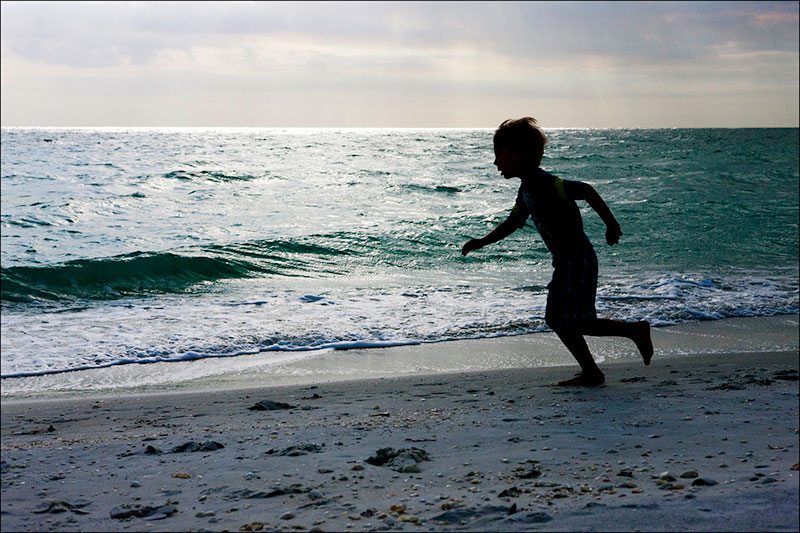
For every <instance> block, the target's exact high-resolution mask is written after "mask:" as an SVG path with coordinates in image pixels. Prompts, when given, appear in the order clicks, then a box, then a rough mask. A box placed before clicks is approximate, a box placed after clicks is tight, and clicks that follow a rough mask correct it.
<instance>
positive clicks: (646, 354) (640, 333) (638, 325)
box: [584, 318, 653, 366]
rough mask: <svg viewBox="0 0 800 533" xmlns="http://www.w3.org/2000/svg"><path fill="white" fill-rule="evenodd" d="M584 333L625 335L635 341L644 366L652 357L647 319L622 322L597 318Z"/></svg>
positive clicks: (651, 344)
mask: <svg viewBox="0 0 800 533" xmlns="http://www.w3.org/2000/svg"><path fill="white" fill-rule="evenodd" d="M584 333H585V334H586V335H591V336H592V337H626V338H628V339H630V340H632V341H633V342H635V343H636V347H637V348H638V349H639V353H641V354H642V359H643V360H644V364H645V366H647V365H649V364H650V360H651V359H652V358H653V341H652V340H651V339H650V323H649V322H647V321H644V320H643V321H641V322H622V321H620V320H609V319H607V318H598V319H597V320H595V321H594V322H592V323H591V324H590V325H589V326H588V327H587V328H586V329H585V330H584Z"/></svg>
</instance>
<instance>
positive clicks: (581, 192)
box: [570, 182, 622, 245]
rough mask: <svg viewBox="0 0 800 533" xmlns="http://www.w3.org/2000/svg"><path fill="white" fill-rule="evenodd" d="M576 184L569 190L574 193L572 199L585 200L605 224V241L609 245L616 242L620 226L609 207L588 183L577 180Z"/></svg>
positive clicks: (619, 234) (620, 229)
mask: <svg viewBox="0 0 800 533" xmlns="http://www.w3.org/2000/svg"><path fill="white" fill-rule="evenodd" d="M576 185H577V186H575V187H573V188H572V189H573V190H572V191H570V192H571V193H573V194H574V199H575V200H586V203H588V204H589V206H590V207H591V208H592V209H594V210H595V212H596V213H597V214H598V215H600V218H601V219H603V222H605V224H606V242H607V243H608V244H610V245H614V244H617V243H618V242H619V238H620V237H621V236H622V228H620V226H619V222H617V219H616V218H614V215H613V213H611V209H609V208H608V206H607V205H606V203H605V202H604V201H603V199H602V198H601V197H600V195H599V194H598V193H597V191H596V190H594V187H592V186H591V185H589V184H588V183H582V182H579V184H577V183H576Z"/></svg>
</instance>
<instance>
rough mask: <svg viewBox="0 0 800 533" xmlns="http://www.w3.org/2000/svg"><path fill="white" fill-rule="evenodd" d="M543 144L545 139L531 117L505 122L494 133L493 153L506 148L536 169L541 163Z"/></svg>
mask: <svg viewBox="0 0 800 533" xmlns="http://www.w3.org/2000/svg"><path fill="white" fill-rule="evenodd" d="M545 144H547V137H546V136H545V134H544V132H543V131H542V130H541V128H539V125H538V122H536V119H535V118H533V117H523V118H518V119H508V120H505V121H503V123H502V124H500V126H499V127H498V128H497V130H496V131H495V132H494V149H495V151H496V150H498V149H501V148H508V149H509V150H511V151H512V152H513V153H514V154H516V155H518V156H520V157H522V158H524V159H529V160H530V162H532V163H534V164H535V165H536V166H537V167H538V166H539V165H540V164H541V163H542V156H543V155H544V145H545Z"/></svg>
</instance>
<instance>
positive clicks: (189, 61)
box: [0, 1, 798, 125]
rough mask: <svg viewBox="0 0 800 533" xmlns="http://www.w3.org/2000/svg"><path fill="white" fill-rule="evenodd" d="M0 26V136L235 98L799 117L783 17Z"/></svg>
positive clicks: (779, 7)
mask: <svg viewBox="0 0 800 533" xmlns="http://www.w3.org/2000/svg"><path fill="white" fill-rule="evenodd" d="M0 24H1V25H2V32H0V40H1V41H2V63H3V65H2V100H3V112H4V113H3V114H4V121H5V120H6V116H7V115H8V116H14V117H17V116H21V114H23V113H24V112H25V110H26V109H27V110H30V109H33V108H34V107H35V106H39V107H41V104H40V102H42V101H45V100H48V101H49V100H53V101H54V102H61V107H62V108H64V109H66V108H67V107H69V106H72V107H76V108H77V109H78V111H76V112H75V114H73V115H69V117H71V118H70V119H69V120H73V121H74V120H76V119H75V117H76V116H80V117H83V116H84V115H86V116H87V117H88V116H90V115H91V114H92V113H94V114H95V115H96V116H100V115H99V114H98V113H99V111H98V112H96V109H98V107H97V106H94V105H92V104H93V103H97V102H101V101H102V102H105V104H104V106H105V107H104V112H106V113H111V114H114V113H117V114H119V113H122V111H120V109H121V108H122V107H126V109H137V110H140V114H139V115H137V114H136V113H133V112H130V113H128V114H127V115H125V116H126V117H128V118H129V117H138V116H144V115H141V113H142V111H141V110H149V109H151V108H152V111H150V115H147V116H148V117H149V120H153V117H159V119H160V117H162V116H167V115H168V114H169V113H172V112H173V111H174V109H178V108H185V116H187V117H188V116H190V115H191V110H192V109H195V111H197V110H198V109H200V110H203V112H207V111H206V110H207V109H208V108H209V107H210V106H217V107H219V108H220V109H221V110H222V111H220V116H222V114H223V111H224V110H231V109H233V110H240V108H242V104H240V103H236V102H241V101H244V100H246V101H247V102H248V106H249V107H248V108H247V109H246V110H243V111H241V116H243V117H248V116H251V117H252V116H255V115H256V113H255V111H254V110H255V109H256V108H257V107H258V106H259V105H260V106H262V109H269V112H267V111H264V112H263V113H262V114H261V115H259V116H258V118H259V120H262V121H266V122H270V121H271V120H272V119H271V117H275V116H278V115H280V116H284V115H282V114H280V113H279V111H281V109H280V105H283V106H284V107H285V106H286V105H288V104H286V103H285V102H289V101H295V104H294V105H297V106H301V107H302V105H303V104H302V103H301V102H306V103H307V106H308V107H310V108H313V110H312V111H313V116H315V117H319V116H321V113H322V111H324V113H325V114H328V115H330V117H331V118H330V120H331V121H332V122H335V118H334V110H330V109H328V108H329V107H333V108H336V109H339V110H340V113H341V116H344V117H346V118H347V117H350V118H352V117H355V116H358V117H374V116H376V115H377V114H380V113H383V114H384V115H383V116H386V117H391V120H395V121H396V120H400V119H398V117H400V118H402V116H401V114H400V113H399V112H395V111H389V110H383V111H381V108H380V105H381V103H382V102H383V103H384V104H385V105H387V106H389V105H394V106H400V105H404V106H414V105H416V106H417V109H419V110H420V111H419V112H418V115H419V116H432V115H436V116H447V117H451V116H454V117H455V118H454V120H462V121H466V122H467V123H468V124H469V125H484V124H476V122H475V121H477V120H484V119H483V117H485V116H492V115H497V114H499V113H501V112H502V113H506V111H505V109H513V108H514V106H516V108H522V107H526V106H527V107H532V106H534V105H536V106H541V105H544V104H546V103H547V102H562V103H563V102H567V101H570V99H572V101H573V102H584V104H582V107H581V106H576V105H573V106H572V107H573V108H577V107H581V109H583V110H584V111H585V110H588V111H591V109H592V108H593V107H594V108H599V107H600V104H599V103H603V105H606V104H605V103H606V102H609V101H611V100H612V99H619V98H628V99H631V100H635V101H637V102H645V101H648V99H649V101H650V102H651V103H650V104H649V106H650V108H653V107H657V106H658V105H659V101H658V99H662V100H663V99H670V98H684V99H686V101H687V102H690V101H691V102H696V104H693V105H695V106H696V107H702V103H703V102H705V103H706V104H707V103H708V102H709V101H710V100H711V99H717V100H718V101H722V99H723V97H724V99H729V98H733V97H734V96H735V95H743V94H747V95H748V102H752V101H757V97H758V96H759V95H762V96H764V98H765V101H766V100H768V99H770V98H771V99H772V100H770V101H773V100H774V102H779V101H783V102H784V104H783V105H784V108H785V109H787V110H788V111H785V112H784V115H787V116H789V117H796V115H797V113H798V111H797V107H798V105H797V102H796V99H795V98H794V97H793V96H792V98H791V99H787V98H788V97H787V96H785V95H793V94H796V93H797V88H798V82H797V78H798V67H797V63H798V4H797V3H796V2H756V3H745V2H654V3H651V2H497V1H495V2H341V3H339V2H3V3H2V16H1V17H0ZM776 94H780V95H782V96H780V98H779V97H777V96H775V95H776ZM115 98H116V100H115ZM178 99H180V102H179V103H177V102H178ZM781 99H782V100H781ZM34 101H35V102H37V103H36V104H35V105H34V103H33V102H34ZM281 101H282V102H284V104H280V105H279V104H277V103H276V102H281ZM725 101H728V100H725ZM115 102H117V104H116V105H115ZM169 102H172V103H171V104H170V103H169ZM259 102H261V103H259ZM267 102H269V103H267ZM415 102H416V104H415ZM510 102H513V103H514V104H513V106H512V105H511V104H510ZM190 103H193V104H192V105H194V106H195V107H194V108H192V107H191V106H190V105H189V104H190ZM562 103H559V104H558V105H562ZM368 104H369V105H368ZM554 105H555V104H554ZM563 105H564V106H566V107H569V105H568V104H563ZM619 105H620V106H621V105H622V104H621V103H620V104H619ZM771 105H772V108H775V109H778V108H779V107H780V105H779V104H777V103H774V104H771ZM159 106H161V107H159ZM170 106H172V107H170ZM347 106H350V107H347ZM443 106H450V110H449V111H446V110H444V109H443ZM487 106H488V107H491V109H488V110H485V109H481V107H487ZM642 106H646V104H644V103H642ZM52 108H53V109H61V108H59V107H58V106H57V105H55V104H53V107H52ZM248 110H249V111H248ZM423 110H424V111H423ZM37 112H38V111H37ZM80 112H83V115H81V114H80ZM159 112H160V113H161V114H159ZM248 112H249V115H248ZM9 113H10V114H9ZM59 113H62V115H63V114H64V113H67V111H59ZM297 113H298V114H299V113H301V111H298V112H297ZM409 113H411V112H410V111H409ZM665 113H666V112H665ZM411 114H413V113H411ZM513 114H514V113H511V112H509V116H511V115H513ZM567 115H569V116H575V115H574V113H566V111H565V115H564V116H567ZM63 116H67V115H63ZM118 116H119V115H118ZM467 117H481V118H480V119H478V118H467ZM350 118H347V120H350ZM63 120H67V119H66V118H65V119H63ZM82 120H83V119H82ZM85 120H89V118H86V119H85ZM98 120H100V119H98V118H94V119H93V121H94V123H97V121H98ZM182 120H184V121H185V120H188V119H182ZM375 120H378V119H375ZM380 120H383V121H384V123H385V121H386V120H388V119H380ZM448 120H449V118H448ZM587 120H588V119H587ZM494 122H495V121H494V120H492V122H491V123H490V124H489V125H493V124H494ZM348 123H349V122H348ZM562 125H570V124H562ZM573 125H574V124H573Z"/></svg>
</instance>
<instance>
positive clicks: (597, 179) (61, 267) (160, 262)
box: [0, 128, 800, 378]
mask: <svg viewBox="0 0 800 533" xmlns="http://www.w3.org/2000/svg"><path fill="white" fill-rule="evenodd" d="M546 131H547V134H548V136H549V138H550V144H549V145H548V147H547V150H546V154H545V159H544V161H543V164H542V166H543V167H544V168H545V169H547V170H549V171H551V172H553V173H554V174H557V175H560V176H562V177H564V178H567V179H576V180H582V181H586V182H589V183H591V184H592V185H593V186H594V187H595V188H596V189H597V190H598V192H600V194H601V195H602V196H603V198H604V199H605V200H606V202H607V203H608V204H609V206H610V207H611V209H612V210H613V212H614V213H615V215H616V217H617V219H618V220H619V221H620V223H621V225H622V229H623V232H624V235H623V237H622V240H621V242H620V244H619V245H617V246H614V247H609V246H607V245H606V244H605V241H604V238H603V236H604V228H603V225H602V222H601V221H600V219H599V217H598V216H597V215H596V214H595V213H594V212H592V211H591V210H590V209H589V208H588V207H586V206H585V205H582V212H583V216H584V225H585V228H586V231H587V234H588V235H589V238H590V239H591V240H592V242H593V243H594V244H595V248H596V249H597V252H598V258H599V263H600V279H599V287H598V302H597V305H598V312H599V314H600V315H601V316H605V317H610V318H616V319H621V320H638V319H647V320H650V321H651V322H652V323H653V324H654V325H656V326H666V325H671V324H677V323H680V322H686V321H696V320H717V319H724V318H727V317H741V316H772V315H780V314H796V313H798V183H800V178H799V177H798V148H799V147H798V130H797V129H653V130H641V129H635V130H626V129H612V130H602V129H558V130H546ZM492 161H493V153H492V130H490V129H420V130H410V129H179V128H176V129H169V128H153V129H147V128H96V129H91V128H90V129H86V128H83V129H44V128H8V129H5V128H4V129H3V130H2V178H1V181H0V185H1V186H2V248H1V249H2V255H1V258H2V261H1V266H2V274H1V276H2V308H1V309H0V314H1V315H0V318H1V319H2V372H1V373H2V376H3V377H4V378H8V377H14V376H28V375H39V374H48V373H57V372H64V371H71V370H79V369H91V368H97V367H104V366H110V365H119V364H131V363H148V362H156V361H181V360H191V359H199V358H208V357H235V356H237V355H241V354H259V356H260V357H263V358H265V359H266V360H268V359H269V358H276V359H277V358H279V357H280V356H281V355H285V352H287V351H298V350H302V351H313V350H330V349H346V348H357V347H376V346H377V347H380V346H393V345H402V344H415V343H432V342H441V341H448V340H454V339H469V338H481V337H496V336H505V335H519V334H523V333H536V332H542V331H546V330H547V327H546V325H545V324H544V321H543V318H544V306H545V299H546V285H547V283H548V282H549V279H550V276H551V257H550V256H549V255H548V252H547V250H546V248H545V247H544V244H543V243H542V241H541V239H540V238H539V236H538V234H537V233H536V231H535V229H534V228H533V227H532V225H531V224H530V223H529V224H528V225H527V226H526V227H525V228H523V229H521V230H519V231H518V232H517V233H515V234H514V235H512V236H511V237H510V238H508V239H506V240H505V241H502V242H500V243H497V244H495V245H493V246H491V247H488V248H484V249H483V250H480V251H478V252H475V253H473V254H470V256H468V257H466V258H464V257H462V256H461V255H460V249H461V246H462V245H463V243H464V242H465V241H466V240H468V239H469V238H472V237H480V236H482V235H484V234H486V233H487V232H488V231H489V230H491V229H492V228H493V227H494V226H495V225H496V224H498V223H499V222H501V221H502V220H503V219H504V218H505V217H506V216H507V215H508V212H509V210H510V209H511V207H512V205H513V202H514V198H515V195H516V190H517V187H518V183H519V181H518V180H514V179H512V180H508V181H506V180H504V179H503V178H502V177H501V176H500V175H499V174H498V173H497V172H496V170H495V168H494V166H493V164H492Z"/></svg>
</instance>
